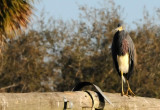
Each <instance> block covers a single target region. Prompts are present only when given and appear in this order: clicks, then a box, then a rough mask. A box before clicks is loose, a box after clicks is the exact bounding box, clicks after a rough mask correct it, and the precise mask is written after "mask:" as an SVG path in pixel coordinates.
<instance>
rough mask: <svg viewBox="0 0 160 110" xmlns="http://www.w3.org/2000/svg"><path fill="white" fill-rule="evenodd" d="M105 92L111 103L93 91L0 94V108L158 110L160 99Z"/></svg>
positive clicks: (22, 109) (5, 109) (27, 109)
mask: <svg viewBox="0 0 160 110" xmlns="http://www.w3.org/2000/svg"><path fill="white" fill-rule="evenodd" d="M104 95H105V96H106V97H107V98H108V99H109V100H110V101H111V102H112V104H113V105H111V104H109V103H108V102H107V101H105V100H104V99H103V98H102V97H99V95H98V94H97V92H94V91H76V92H70V91H68V92H51V93H0V110H99V109H101V110H134V109H135V110H148V109H152V110H160V99H155V98H146V97H139V96H135V97H128V96H121V95H120V93H106V92H104Z"/></svg>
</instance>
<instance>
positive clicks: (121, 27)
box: [115, 23, 124, 31]
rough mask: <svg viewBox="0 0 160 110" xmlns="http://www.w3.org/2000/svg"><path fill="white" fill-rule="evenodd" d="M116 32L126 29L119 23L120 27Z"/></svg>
mask: <svg viewBox="0 0 160 110" xmlns="http://www.w3.org/2000/svg"><path fill="white" fill-rule="evenodd" d="M115 30H116V31H122V30H124V29H123V26H122V25H121V24H120V23H119V24H118V26H117V28H116V29H115Z"/></svg>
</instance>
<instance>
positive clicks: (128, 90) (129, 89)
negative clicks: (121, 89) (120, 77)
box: [126, 80, 135, 96]
mask: <svg viewBox="0 0 160 110" xmlns="http://www.w3.org/2000/svg"><path fill="white" fill-rule="evenodd" d="M127 85H128V89H127V93H126V95H127V96H129V95H128V92H130V94H131V95H132V96H135V94H134V93H133V92H132V90H131V88H130V86H129V82H128V80H127Z"/></svg>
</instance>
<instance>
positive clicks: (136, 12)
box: [0, 0, 160, 98]
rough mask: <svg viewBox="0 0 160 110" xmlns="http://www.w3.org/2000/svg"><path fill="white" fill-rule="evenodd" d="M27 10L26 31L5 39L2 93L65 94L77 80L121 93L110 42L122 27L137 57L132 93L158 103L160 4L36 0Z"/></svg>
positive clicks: (1, 63) (146, 0)
mask: <svg viewBox="0 0 160 110" xmlns="http://www.w3.org/2000/svg"><path fill="white" fill-rule="evenodd" d="M28 2H31V0H28ZM31 6H32V7H33V8H32V12H33V14H32V15H30V18H29V20H30V23H29V25H28V27H27V28H26V29H25V30H26V31H25V32H23V33H22V34H20V35H18V36H16V37H13V38H12V37H11V39H9V38H7V39H6V40H5V46H4V47H3V49H2V54H1V60H0V88H1V89H0V91H1V92H50V91H70V90H71V89H72V88H73V87H74V86H75V85H76V84H77V83H78V82H81V81H89V82H92V83H94V84H96V85H97V86H99V87H100V88H101V89H102V90H103V91H106V92H111V93H115V92H121V79H120V77H119V76H118V74H117V72H116V71H115V69H114V66H113V61H112V56H111V43H112V39H113V36H114V33H115V32H114V31H113V30H114V29H115V28H116V27H117V24H118V23H119V22H122V23H123V24H124V25H125V29H126V31H127V32H128V33H129V34H130V36H131V38H132V39H133V41H134V43H135V46H136V49H137V55H138V60H137V61H138V65H137V66H136V68H135V71H134V74H133V75H132V76H131V78H130V86H131V89H132V90H133V92H134V93H135V94H136V95H138V96H146V97H147V96H148V97H155V98H160V81H159V80H160V46H159V45H160V8H159V7H160V1H158V0H154V1H150V0H141V2H140V1H138V0H134V1H127V0H102V1H100V0H92V1H91V0H81V1H80V0H67V1H65V0H61V1H60V0H59V1H58V0H41V1H40V0H39V1H35V2H34V3H33V2H32V3H31Z"/></svg>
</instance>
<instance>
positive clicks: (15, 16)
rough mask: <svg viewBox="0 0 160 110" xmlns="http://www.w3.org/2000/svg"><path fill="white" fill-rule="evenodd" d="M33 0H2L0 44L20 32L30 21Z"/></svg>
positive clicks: (0, 8)
mask: <svg viewBox="0 0 160 110" xmlns="http://www.w3.org/2000/svg"><path fill="white" fill-rule="evenodd" d="M31 2H33V0H0V45H2V44H3V43H4V40H5V39H6V38H13V37H14V36H16V35H18V34H20V33H21V32H22V31H23V29H25V28H26V27H27V24H28V23H29V17H30V15H31V14H32V9H33V7H32V5H31V4H30V3H31Z"/></svg>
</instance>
